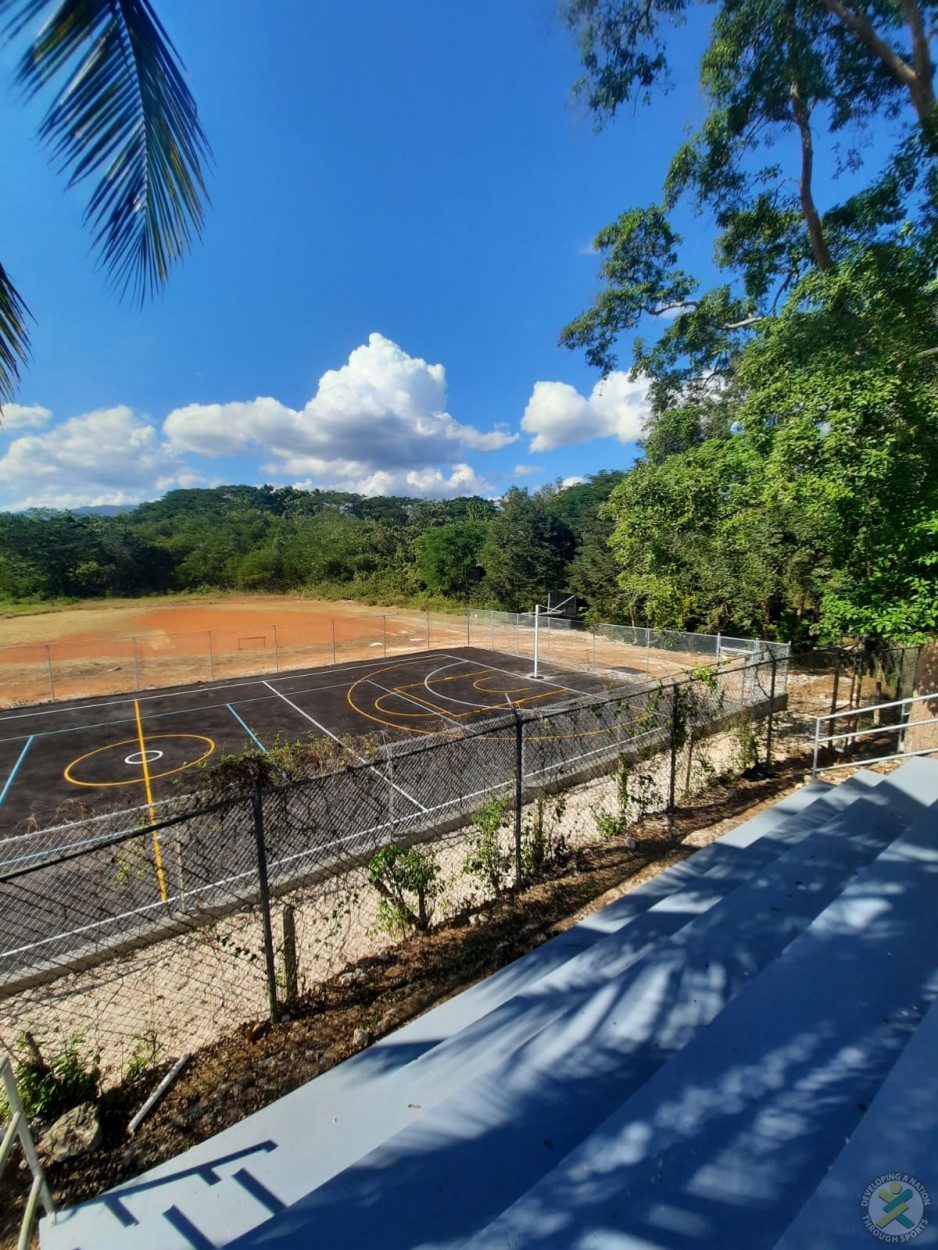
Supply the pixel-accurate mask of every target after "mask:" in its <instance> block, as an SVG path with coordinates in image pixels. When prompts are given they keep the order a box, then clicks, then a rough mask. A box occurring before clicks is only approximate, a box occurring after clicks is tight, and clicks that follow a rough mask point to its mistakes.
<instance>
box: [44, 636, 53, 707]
mask: <svg viewBox="0 0 938 1250" xmlns="http://www.w3.org/2000/svg"><path fill="white" fill-rule="evenodd" d="M46 666H47V668H48V669H49V694H50V695H51V696H52V702H53V703H54V702H55V679H54V678H53V676H52V652H51V651H50V650H49V644H48V643H46Z"/></svg>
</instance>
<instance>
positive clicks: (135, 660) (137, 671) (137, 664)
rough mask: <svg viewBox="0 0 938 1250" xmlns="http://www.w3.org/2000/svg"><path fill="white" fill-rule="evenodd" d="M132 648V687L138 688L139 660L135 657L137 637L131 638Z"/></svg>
mask: <svg viewBox="0 0 938 1250" xmlns="http://www.w3.org/2000/svg"><path fill="white" fill-rule="evenodd" d="M130 641H131V643H132V644H133V649H134V689H135V690H139V689H140V661H139V660H138V659H137V639H136V638H131V640H130Z"/></svg>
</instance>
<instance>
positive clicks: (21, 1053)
mask: <svg viewBox="0 0 938 1250" xmlns="http://www.w3.org/2000/svg"><path fill="white" fill-rule="evenodd" d="M43 1044H44V1046H45V1049H46V1054H45V1055H44V1054H43V1052H42V1051H41V1050H40V1048H39V1043H38V1042H37V1040H36V1038H35V1036H34V1035H33V1034H32V1033H29V1032H24V1033H21V1034H20V1036H19V1037H18V1038H17V1041H16V1046H15V1051H16V1056H17V1058H16V1061H15V1063H14V1065H13V1066H14V1073H15V1076H16V1084H17V1088H18V1090H19V1095H20V1098H21V1100H22V1103H23V1110H24V1111H25V1113H26V1118H27V1119H29V1120H32V1119H43V1120H54V1119H56V1118H57V1117H58V1116H60V1115H62V1114H63V1113H64V1112H65V1111H68V1110H69V1109H70V1108H72V1107H77V1106H78V1105H79V1103H83V1102H94V1101H95V1100H96V1099H97V1097H98V1094H99V1092H100V1085H101V1068H100V1055H99V1054H98V1053H97V1052H96V1051H91V1050H90V1049H89V1048H88V1046H87V1045H86V1044H85V1037H84V1034H83V1033H72V1034H70V1035H69V1036H67V1037H62V1036H61V1034H60V1031H59V1030H58V1029H54V1030H53V1034H52V1036H51V1037H49V1038H45V1037H44V1038H43Z"/></svg>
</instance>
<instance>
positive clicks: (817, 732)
mask: <svg viewBox="0 0 938 1250" xmlns="http://www.w3.org/2000/svg"><path fill="white" fill-rule="evenodd" d="M820 745H821V718H820V716H815V718H814V759H813V760H812V761H811V780H812V781H813V780H814V778H815V777H816V776H817V756H818V749H819V747H820Z"/></svg>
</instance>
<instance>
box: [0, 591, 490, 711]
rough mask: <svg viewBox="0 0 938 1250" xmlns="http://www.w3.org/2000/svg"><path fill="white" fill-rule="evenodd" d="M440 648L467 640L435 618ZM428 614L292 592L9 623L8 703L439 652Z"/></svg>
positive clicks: (118, 605)
mask: <svg viewBox="0 0 938 1250" xmlns="http://www.w3.org/2000/svg"><path fill="white" fill-rule="evenodd" d="M434 620H435V622H436V628H435V629H434V638H433V640H432V645H433V646H440V645H446V644H447V643H449V642H451V641H453V638H454V637H456V638H459V639H460V640H463V639H464V638H465V633H466V629H465V624H464V621H465V618H460V617H459V616H454V617H453V618H452V621H453V623H454V624H453V627H452V628H451V629H450V628H447V624H448V621H447V618H446V617H445V616H441V615H439V614H435V617H434ZM429 622H430V618H429V617H428V616H427V614H426V613H422V612H407V611H401V610H397V611H394V612H393V615H392V613H391V612H389V611H388V609H384V610H383V611H382V609H381V608H374V607H367V606H365V605H363V604H358V603H353V602H351V601H350V600H340V601H339V602H324V601H322V600H315V599H300V598H297V597H295V596H287V595H256V596H255V595H229V596H218V597H217V598H216V597H212V598H206V597H199V598H191V599H136V600H115V601H112V602H109V603H108V604H107V605H106V606H105V605H101V604H95V605H94V606H86V605H82V606H76V607H66V608H55V609H49V610H47V611H37V612H35V613H31V614H22V613H13V612H10V613H8V614H6V615H5V616H3V617H0V678H2V689H0V706H6V707H10V706H15V705H18V704H23V703H33V702H40V701H46V700H49V699H58V700H61V699H68V698H78V697H85V696H90V695H99V694H114V693H119V692H124V691H128V690H136V689H146V688H153V687H159V686H167V685H174V684H186V683H190V682H198V681H211V680H213V679H215V678H218V677H233V676H243V675H245V674H249V673H257V672H273V671H278V670H279V669H281V668H300V667H306V666H309V667H315V666H318V665H322V664H327V663H336V662H340V661H342V660H348V659H358V658H366V657H368V656H370V655H373V654H376V653H377V654H378V655H383V654H386V653H387V652H388V650H391V651H400V650H416V649H417V648H418V647H428V646H429V645H430V642H429V636H430V625H429Z"/></svg>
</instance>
